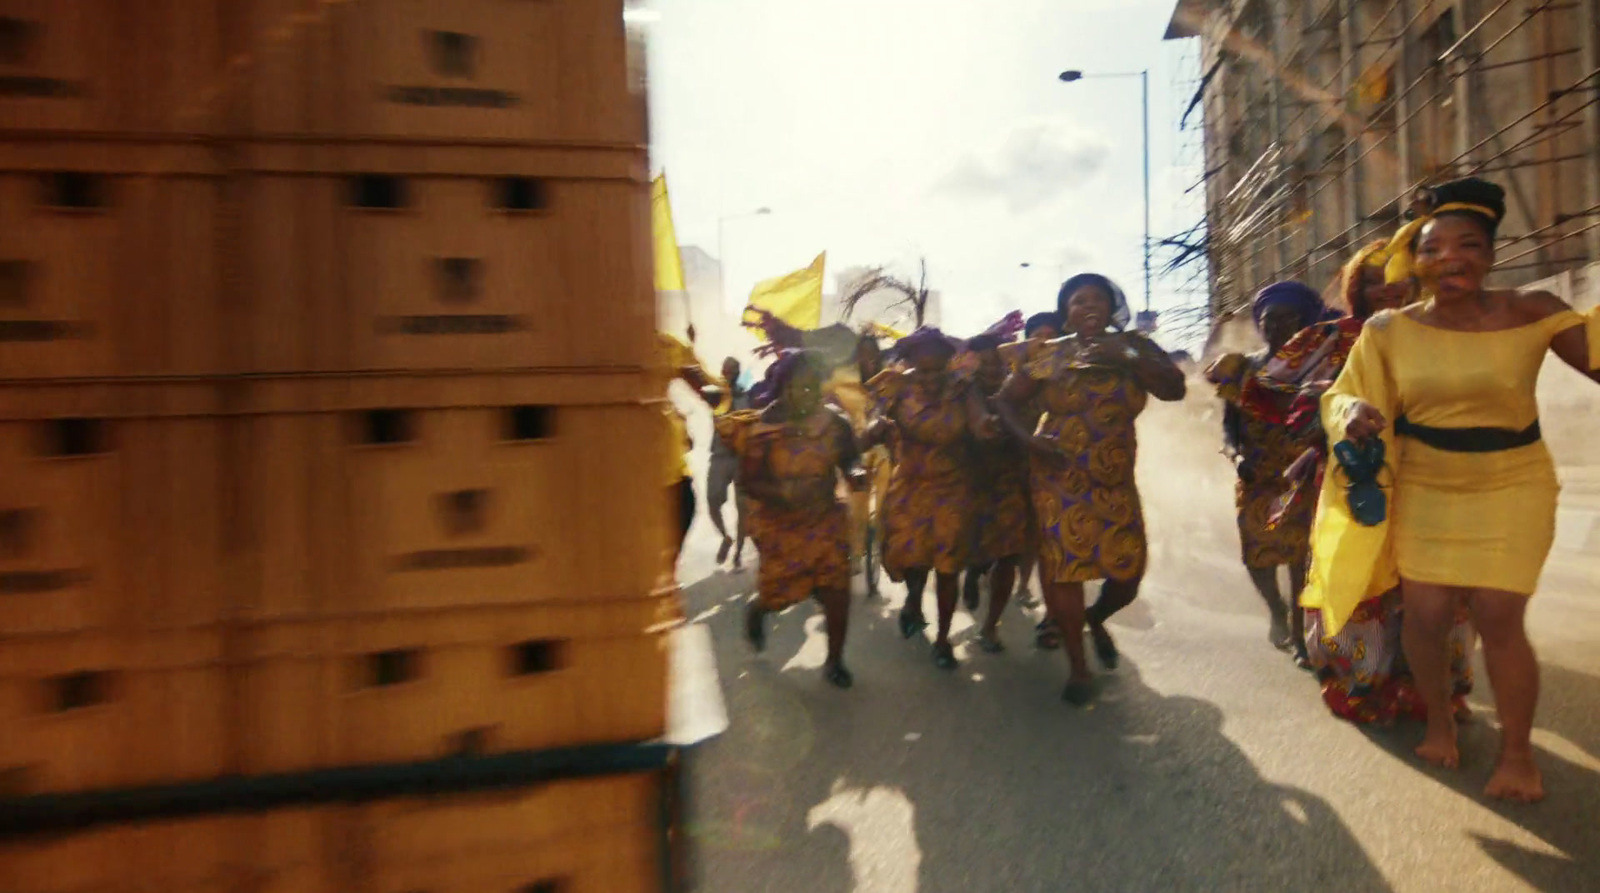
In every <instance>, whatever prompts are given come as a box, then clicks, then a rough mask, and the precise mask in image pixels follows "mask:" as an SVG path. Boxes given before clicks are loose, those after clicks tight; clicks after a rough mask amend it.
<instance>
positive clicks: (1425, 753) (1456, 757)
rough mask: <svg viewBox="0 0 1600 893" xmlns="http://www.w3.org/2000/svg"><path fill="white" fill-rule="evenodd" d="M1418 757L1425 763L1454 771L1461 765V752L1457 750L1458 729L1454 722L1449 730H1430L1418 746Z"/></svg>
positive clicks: (1431, 728) (1430, 727)
mask: <svg viewBox="0 0 1600 893" xmlns="http://www.w3.org/2000/svg"><path fill="white" fill-rule="evenodd" d="M1415 752H1416V755H1417V756H1419V757H1421V758H1422V760H1423V761H1424V762H1427V763H1432V764H1433V765H1435V766H1443V767H1444V768H1446V769H1454V768H1456V767H1457V766H1459V765H1461V751H1459V750H1457V749H1456V727H1455V724H1454V723H1453V722H1452V723H1451V724H1450V726H1449V727H1448V728H1445V729H1437V730H1436V729H1434V728H1433V727H1432V726H1429V728H1428V734H1427V735H1426V736H1425V737H1424V738H1423V739H1422V743H1421V744H1419V745H1417V749H1416V751H1415Z"/></svg>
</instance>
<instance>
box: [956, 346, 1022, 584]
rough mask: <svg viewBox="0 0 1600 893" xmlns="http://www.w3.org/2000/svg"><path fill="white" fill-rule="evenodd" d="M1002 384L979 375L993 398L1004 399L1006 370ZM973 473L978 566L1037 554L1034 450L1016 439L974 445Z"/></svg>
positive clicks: (974, 559)
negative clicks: (1031, 472) (1031, 484)
mask: <svg viewBox="0 0 1600 893" xmlns="http://www.w3.org/2000/svg"><path fill="white" fill-rule="evenodd" d="M998 371H999V374H1000V375H999V380H991V379H987V378H986V377H985V376H984V375H983V374H981V373H980V374H979V376H978V378H977V385H978V387H980V388H981V389H982V390H983V392H984V393H985V394H987V395H991V396H992V395H993V394H995V393H998V392H999V390H1000V386H1001V385H1003V384H1004V383H1005V381H1004V375H1005V368H1004V367H1001V368H1000V369H999V370H998ZM970 449H971V451H972V468H973V515H974V520H973V524H974V527H975V529H974V531H973V533H974V537H973V555H972V559H971V560H972V564H973V565H975V566H976V565H985V564H988V563H990V562H993V561H998V560H1000V559H1002V558H1016V557H1019V556H1021V555H1022V554H1023V553H1025V552H1029V551H1031V549H1032V547H1033V545H1034V543H1035V542H1036V541H1037V537H1036V536H1035V535H1034V534H1033V533H1032V531H1033V530H1034V529H1035V527H1036V525H1035V524H1034V515H1033V507H1032V506H1031V505H1030V497H1029V495H1028V493H1029V489H1028V447H1027V445H1026V444H1023V443H1020V442H1018V441H1017V439H1016V438H1014V437H1001V438H998V439H995V440H987V441H983V440H974V441H972V445H971V447H970Z"/></svg>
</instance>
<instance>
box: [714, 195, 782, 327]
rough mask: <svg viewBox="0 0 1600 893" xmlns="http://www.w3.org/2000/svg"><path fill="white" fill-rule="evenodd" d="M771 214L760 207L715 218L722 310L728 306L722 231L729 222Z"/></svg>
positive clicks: (769, 209) (770, 211) (718, 286)
mask: <svg viewBox="0 0 1600 893" xmlns="http://www.w3.org/2000/svg"><path fill="white" fill-rule="evenodd" d="M771 213H772V209H771V208H766V207H761V208H757V209H755V210H754V211H749V212H746V213H744V214H730V215H729V216H727V217H718V218H717V293H718V296H719V297H720V299H721V301H722V306H723V309H727V306H728V260H727V255H726V254H724V253H723V230H724V229H725V227H726V225H727V223H728V221H730V220H744V219H745V218H747V217H766V216H767V215H769V214H771Z"/></svg>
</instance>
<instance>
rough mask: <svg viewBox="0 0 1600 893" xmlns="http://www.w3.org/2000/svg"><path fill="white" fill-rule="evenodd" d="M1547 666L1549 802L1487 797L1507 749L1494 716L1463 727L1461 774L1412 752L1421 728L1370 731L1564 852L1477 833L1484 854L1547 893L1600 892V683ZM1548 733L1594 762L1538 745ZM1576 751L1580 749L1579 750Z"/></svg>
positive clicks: (1485, 692) (1541, 721)
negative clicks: (1487, 788)
mask: <svg viewBox="0 0 1600 893" xmlns="http://www.w3.org/2000/svg"><path fill="white" fill-rule="evenodd" d="M1540 669H1541V676H1542V680H1543V684H1542V688H1543V690H1544V695H1543V696H1542V699H1541V703H1540V705H1539V713H1538V716H1537V718H1536V720H1535V724H1534V728H1535V732H1534V739H1535V741H1534V745H1535V746H1534V750H1535V754H1536V758H1537V759H1538V762H1539V768H1540V769H1541V770H1542V771H1543V773H1544V782H1545V790H1546V791H1547V792H1548V794H1549V796H1548V797H1547V798H1546V799H1545V801H1544V802H1542V803H1537V804H1522V803H1509V802H1505V801H1502V800H1492V799H1489V798H1487V797H1485V796H1484V795H1483V787H1484V785H1485V784H1486V783H1487V782H1488V780H1489V776H1490V774H1491V773H1492V772H1493V769H1494V760H1495V755H1496V754H1497V753H1498V752H1499V748H1500V733H1499V730H1498V728H1497V727H1496V726H1495V725H1494V724H1493V723H1492V722H1491V721H1490V719H1489V717H1491V716H1492V713H1488V714H1487V715H1484V714H1483V713H1480V716H1479V717H1478V718H1477V719H1475V720H1474V721H1473V722H1471V723H1468V724H1466V725H1464V726H1462V728H1461V737H1460V743H1461V757H1462V768H1461V769H1459V770H1453V771H1452V770H1445V769H1438V768H1435V767H1432V766H1428V765H1426V764H1424V763H1423V762H1421V761H1420V760H1418V759H1417V758H1416V756H1415V755H1414V754H1413V753H1412V748H1414V747H1415V746H1416V745H1417V742H1418V741H1420V740H1421V737H1422V727H1421V725H1420V724H1417V723H1402V724H1399V725H1397V726H1395V727H1394V728H1392V729H1370V730H1367V734H1368V737H1369V738H1371V739H1372V740H1373V741H1374V742H1375V743H1377V744H1378V745H1379V746H1380V747H1382V748H1383V749H1384V750H1385V751H1387V752H1388V753H1389V754H1390V755H1391V756H1393V757H1394V758H1395V759H1397V760H1400V761H1402V762H1404V763H1406V764H1407V765H1410V766H1412V767H1413V768H1414V769H1416V770H1417V771H1418V772H1421V773H1423V774H1424V775H1427V776H1428V777H1429V778H1432V779H1433V780H1435V781H1437V782H1438V783H1439V784H1441V785H1443V786H1444V787H1446V788H1449V789H1450V790H1452V791H1454V792H1456V793H1457V794H1460V795H1461V796H1462V797H1466V798H1469V799H1471V800H1474V801H1476V802H1478V803H1481V804H1483V806H1484V807H1485V808H1487V809H1489V810H1490V811H1492V812H1494V813H1495V814H1496V815H1498V816H1500V817H1501V818H1502V819H1504V820H1505V821H1507V822H1510V823H1512V824H1514V825H1516V826H1518V827H1519V828H1522V829H1523V830H1525V831H1527V832H1528V833H1530V834H1532V835H1534V836H1536V837H1538V838H1539V839H1540V840H1542V841H1544V843H1546V844H1547V845H1549V846H1550V847H1551V848H1553V849H1555V850H1557V851H1558V852H1560V853H1562V854H1564V855H1562V856H1555V855H1551V854H1549V853H1546V852H1540V851H1535V850H1531V849H1528V848H1527V847H1524V846H1521V845H1519V844H1517V843H1514V842H1512V841H1509V840H1502V839H1499V838H1493V837H1487V836H1484V835H1480V834H1474V835H1473V838H1474V839H1475V840H1476V841H1477V843H1478V845H1479V846H1480V847H1482V848H1483V851H1484V852H1485V853H1487V854H1488V855H1489V856H1490V857H1492V858H1493V859H1494V860H1495V861H1497V862H1499V863H1500V864H1501V865H1503V866H1504V867H1505V868H1506V869H1507V870H1508V871H1510V872H1512V873H1513V874H1515V875H1517V876H1518V877H1520V878H1522V879H1523V881H1525V882H1526V883H1527V884H1528V885H1529V886H1531V887H1533V888H1535V889H1537V890H1542V891H1546V893H1576V891H1590V890H1593V891H1600V773H1597V772H1596V771H1595V770H1594V769H1593V768H1592V767H1593V766H1595V765H1600V747H1597V746H1596V744H1597V741H1600V735H1597V725H1600V678H1596V677H1594V676H1591V675H1589V674H1587V673H1581V672H1577V671H1575V670H1569V669H1566V668H1563V667H1560V666H1554V665H1545V666H1543V667H1541V668H1540ZM1477 670H1478V675H1477V691H1476V693H1475V695H1474V705H1475V706H1479V705H1481V706H1485V707H1491V706H1492V705H1493V703H1494V701H1493V695H1492V693H1491V691H1490V689H1489V688H1488V683H1487V679H1488V677H1487V675H1486V674H1485V673H1484V672H1483V668H1482V664H1481V658H1480V661H1479V666H1478V668H1477ZM1541 732H1548V733H1551V734H1553V735H1555V736H1556V737H1557V738H1558V739H1559V740H1560V746H1561V747H1562V749H1563V750H1566V751H1567V755H1570V756H1572V757H1573V758H1574V759H1577V760H1582V761H1583V762H1584V763H1587V764H1588V765H1587V766H1586V765H1583V764H1580V763H1579V762H1575V761H1574V759H1568V758H1567V755H1563V754H1561V753H1556V752H1555V751H1553V750H1551V749H1550V748H1549V747H1544V746H1540V744H1539V740H1540V738H1541V737H1544V736H1543V735H1541ZM1547 740H1548V739H1547ZM1569 748H1576V749H1577V751H1579V752H1578V753H1573V752H1572V751H1571V750H1568V749H1569Z"/></svg>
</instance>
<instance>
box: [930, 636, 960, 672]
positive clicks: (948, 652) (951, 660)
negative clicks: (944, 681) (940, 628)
mask: <svg viewBox="0 0 1600 893" xmlns="http://www.w3.org/2000/svg"><path fill="white" fill-rule="evenodd" d="M933 665H934V666H936V667H938V668H939V669H941V670H954V669H955V668H956V667H957V666H959V664H958V663H957V661H956V650H955V649H954V648H952V647H950V643H949V642H935V643H933Z"/></svg>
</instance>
